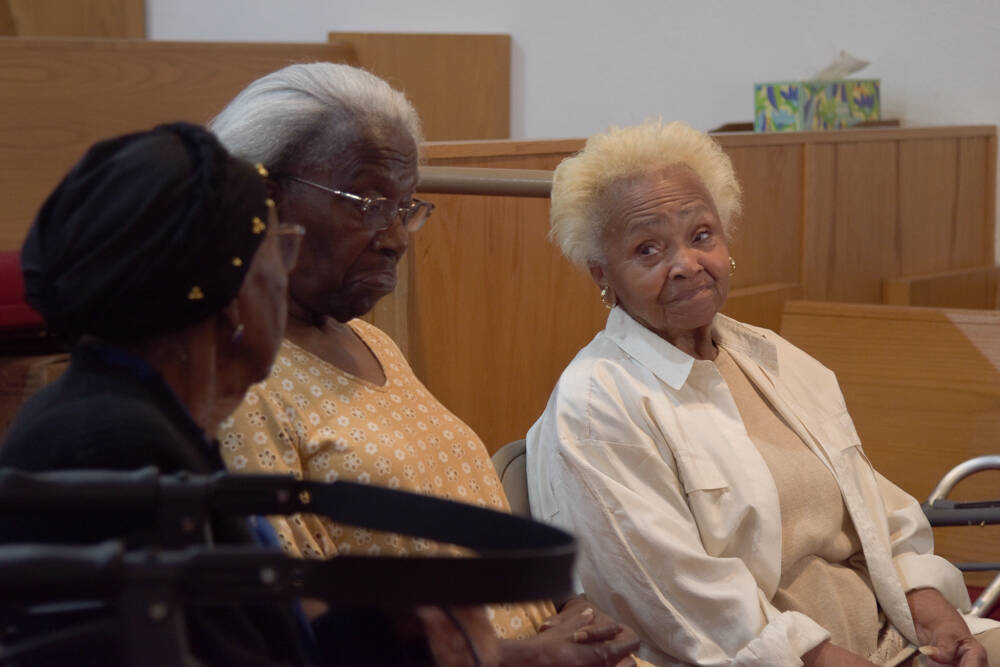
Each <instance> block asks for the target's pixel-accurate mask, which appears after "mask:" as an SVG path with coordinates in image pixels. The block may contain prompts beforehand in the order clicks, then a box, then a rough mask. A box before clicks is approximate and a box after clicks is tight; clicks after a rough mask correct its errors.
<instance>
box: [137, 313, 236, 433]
mask: <svg viewBox="0 0 1000 667" xmlns="http://www.w3.org/2000/svg"><path fill="white" fill-rule="evenodd" d="M131 351H132V352H133V353H134V354H137V355H138V356H140V357H142V358H143V359H144V360H145V361H146V363H148V364H149V365H150V366H152V367H153V368H154V369H156V371H157V372H158V373H159V374H160V377H161V378H163V381H164V382H166V383H167V386H169V387H170V389H171V390H173V392H174V394H175V395H176V396H177V398H178V399H179V400H180V401H181V403H183V404H184V406H185V407H186V408H187V410H188V412H189V413H190V414H191V418H192V419H193V420H194V422H195V423H196V424H197V425H198V426H199V427H200V428H201V430H202V431H204V432H205V434H206V435H207V436H208V437H210V438H211V437H213V436H214V435H215V431H216V429H217V428H218V426H219V424H220V423H222V421H223V420H224V419H225V418H226V416H227V415H229V413H230V412H232V411H233V410H234V409H235V408H236V406H237V405H239V402H240V401H241V400H243V396H242V394H241V395H240V396H239V397H238V398H236V397H227V396H226V395H225V392H224V391H223V385H224V384H225V383H223V382H221V381H220V374H219V368H218V350H217V349H216V344H215V336H214V331H213V328H212V326H210V325H201V326H195V327H192V328H191V329H187V330H184V331H181V332H179V333H177V334H172V335H170V336H168V337H166V338H163V339H160V340H156V341H152V342H149V343H146V344H143V345H140V346H137V347H134V348H132V349H131ZM230 393H234V392H233V391H231V392H230Z"/></svg>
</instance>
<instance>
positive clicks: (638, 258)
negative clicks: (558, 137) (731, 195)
mask: <svg viewBox="0 0 1000 667" xmlns="http://www.w3.org/2000/svg"><path fill="white" fill-rule="evenodd" d="M605 208H606V210H607V211H608V214H609V216H610V224H609V225H608V226H607V227H606V228H605V229H604V230H603V233H602V238H601V242H602V247H603V249H604V253H605V257H604V262H603V263H600V264H595V265H592V266H591V275H592V276H593V278H594V280H595V282H597V284H598V285H599V286H601V287H605V286H606V287H608V289H609V297H611V296H613V297H614V299H615V300H616V301H617V304H618V305H619V306H621V307H622V308H624V309H625V311H626V312H628V314H629V315H631V316H632V317H633V318H634V319H636V320H637V321H639V322H641V323H642V324H644V325H645V326H646V327H647V328H649V329H651V330H652V331H655V332H656V333H658V334H659V335H661V336H663V337H664V338H666V340H667V341H669V342H672V343H673V342H675V341H676V340H678V339H679V337H682V336H684V335H685V334H688V333H690V332H692V331H694V330H696V329H701V328H703V327H707V326H709V325H710V324H711V322H712V318H714V317H715V314H716V313H717V312H718V311H719V309H720V308H721V307H722V304H723V303H725V301H726V295H727V294H728V292H729V247H728V245H727V244H726V239H725V236H724V234H723V230H722V222H721V221H720V220H719V214H718V212H717V211H716V209H715V204H714V202H713V201H712V197H711V195H709V193H708V190H706V189H705V186H704V184H703V183H702V182H701V180H700V179H699V178H698V177H697V176H696V175H695V174H694V172H693V171H691V169H689V168H688V167H686V166H672V167H668V168H667V169H666V170H664V171H663V172H661V173H659V174H655V175H648V176H644V177H641V178H636V179H632V180H629V181H625V182H623V183H621V184H619V185H618V186H616V187H614V188H612V189H611V192H609V193H608V195H607V197H606V207H605Z"/></svg>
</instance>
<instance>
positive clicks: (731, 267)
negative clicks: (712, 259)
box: [729, 255, 736, 275]
mask: <svg viewBox="0 0 1000 667" xmlns="http://www.w3.org/2000/svg"><path fill="white" fill-rule="evenodd" d="M734 273H736V260H735V259H733V256H732V255H730V256H729V275H733V274H734Z"/></svg>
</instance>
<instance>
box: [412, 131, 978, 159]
mask: <svg viewBox="0 0 1000 667" xmlns="http://www.w3.org/2000/svg"><path fill="white" fill-rule="evenodd" d="M996 136H997V129H996V126H994V125H955V126H935V127H911V128H872V129H867V130H836V131H832V130H831V131H829V132H732V133H729V132H727V133H720V134H713V135H712V137H713V138H714V139H715V140H716V141H718V142H719V144H720V145H721V146H722V147H723V148H726V147H730V146H732V147H743V146H786V145H789V144H838V143H864V142H869V141H906V140H913V139H957V138H962V137H992V138H993V142H994V144H995V141H996ZM584 142H585V140H584V139H575V138H570V139H542V140H523V141H435V142H428V143H426V144H424V157H425V159H427V160H439V159H445V158H465V157H487V156H502V155H540V154H547V153H566V154H570V153H575V152H577V151H579V150H581V149H582V148H583V144H584ZM994 163H995V160H994Z"/></svg>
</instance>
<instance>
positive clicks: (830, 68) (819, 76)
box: [810, 51, 869, 80]
mask: <svg viewBox="0 0 1000 667" xmlns="http://www.w3.org/2000/svg"><path fill="white" fill-rule="evenodd" d="M868 65H869V62H868V61H867V60H861V59H860V58H855V57H854V56H852V55H851V54H850V53H848V52H847V51H841V52H840V57H838V58H837V59H836V60H834V61H833V62H832V63H830V64H829V65H827V66H826V67H824V68H823V69H821V70H820V71H818V72H816V74H814V75H813V76H812V77H810V78H811V79H813V80H830V79H846V78H847V77H848V76H849V75H851V74H854V73H855V72H857V71H860V70H862V69H864V68H865V67H867V66H868Z"/></svg>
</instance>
